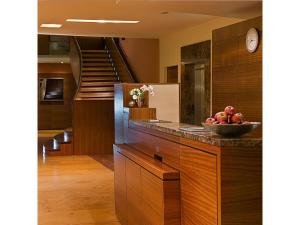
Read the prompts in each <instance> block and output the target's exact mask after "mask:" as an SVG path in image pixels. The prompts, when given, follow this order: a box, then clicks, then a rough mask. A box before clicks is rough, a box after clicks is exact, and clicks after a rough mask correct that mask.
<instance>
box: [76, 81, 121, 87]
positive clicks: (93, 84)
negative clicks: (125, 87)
mask: <svg viewBox="0 0 300 225" xmlns="http://www.w3.org/2000/svg"><path fill="white" fill-rule="evenodd" d="M114 84H115V82H81V84H80V85H81V87H103V86H112V85H114Z"/></svg>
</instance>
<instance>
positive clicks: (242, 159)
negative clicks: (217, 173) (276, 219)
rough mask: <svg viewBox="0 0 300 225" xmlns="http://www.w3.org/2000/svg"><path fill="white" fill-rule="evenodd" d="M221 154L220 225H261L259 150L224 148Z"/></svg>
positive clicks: (260, 164)
mask: <svg viewBox="0 0 300 225" xmlns="http://www.w3.org/2000/svg"><path fill="white" fill-rule="evenodd" d="M221 156H222V160H221V169H222V176H221V181H220V182H221V184H222V186H221V203H222V210H221V218H222V225H232V224H243V225H261V224H262V151H261V149H259V148H224V149H222V153H221Z"/></svg>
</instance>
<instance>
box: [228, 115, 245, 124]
mask: <svg viewBox="0 0 300 225" xmlns="http://www.w3.org/2000/svg"><path fill="white" fill-rule="evenodd" d="M243 121H244V116H243V114H242V113H236V114H234V115H233V116H232V117H231V122H232V123H242V122H243Z"/></svg>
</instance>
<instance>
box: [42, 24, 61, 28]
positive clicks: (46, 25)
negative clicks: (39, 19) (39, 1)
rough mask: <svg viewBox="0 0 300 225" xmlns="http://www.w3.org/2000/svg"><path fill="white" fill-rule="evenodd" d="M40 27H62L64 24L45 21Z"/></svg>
mask: <svg viewBox="0 0 300 225" xmlns="http://www.w3.org/2000/svg"><path fill="white" fill-rule="evenodd" d="M40 27H46V28H60V27H62V24H55V23H43V24H41V26H40Z"/></svg>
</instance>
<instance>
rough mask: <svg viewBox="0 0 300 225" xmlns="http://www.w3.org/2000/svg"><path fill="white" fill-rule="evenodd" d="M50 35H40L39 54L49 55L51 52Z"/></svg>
mask: <svg viewBox="0 0 300 225" xmlns="http://www.w3.org/2000/svg"><path fill="white" fill-rule="evenodd" d="M49 39H50V36H49V35H40V34H39V35H38V54H39V55H48V54H49Z"/></svg>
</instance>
